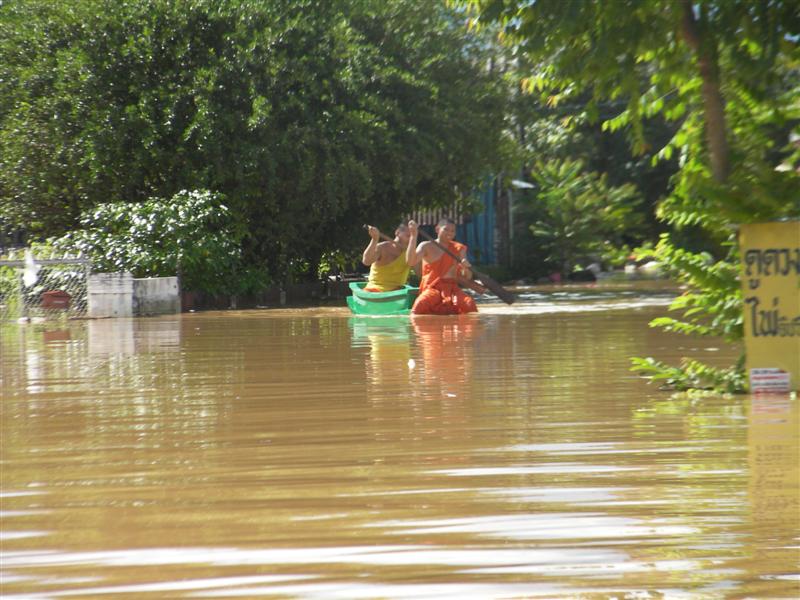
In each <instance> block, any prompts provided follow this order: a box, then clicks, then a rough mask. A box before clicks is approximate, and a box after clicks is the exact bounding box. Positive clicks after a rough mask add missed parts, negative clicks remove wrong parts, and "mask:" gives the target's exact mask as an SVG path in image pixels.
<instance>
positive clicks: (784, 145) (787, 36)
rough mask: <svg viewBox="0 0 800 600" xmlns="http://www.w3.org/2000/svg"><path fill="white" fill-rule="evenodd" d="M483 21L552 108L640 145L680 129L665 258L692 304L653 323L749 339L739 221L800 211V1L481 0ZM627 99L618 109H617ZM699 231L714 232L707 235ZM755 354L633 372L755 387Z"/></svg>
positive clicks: (639, 363) (673, 146)
mask: <svg viewBox="0 0 800 600" xmlns="http://www.w3.org/2000/svg"><path fill="white" fill-rule="evenodd" d="M467 4H468V5H469V6H470V7H471V9H472V10H473V14H474V17H475V20H476V22H478V23H480V24H487V23H488V24H491V23H500V24H501V25H502V27H503V35H504V36H505V38H506V40H507V41H509V42H510V43H513V44H516V45H517V47H518V48H519V50H520V53H521V54H523V55H524V56H525V57H526V59H527V60H528V63H529V64H530V65H532V69H531V76H530V77H529V78H528V79H527V81H526V87H527V90H528V91H529V92H530V93H532V94H534V95H538V96H539V97H540V98H541V99H542V101H544V102H546V103H548V105H549V106H553V107H557V106H564V105H567V104H570V103H574V104H577V105H578V106H579V109H577V110H576V112H581V111H585V115H586V117H587V118H588V119H589V120H590V121H592V120H596V121H600V122H601V123H602V125H601V127H602V128H603V129H604V130H605V131H608V132H625V133H626V134H627V136H628V139H629V141H630V143H631V145H632V147H633V149H634V151H635V152H637V153H640V154H642V155H644V154H646V153H647V152H648V150H649V149H650V148H652V147H653V143H654V141H653V138H652V137H650V138H648V130H647V125H648V123H652V122H653V120H654V119H657V118H660V119H663V120H665V121H666V122H667V123H670V124H672V133H671V136H670V137H668V138H667V139H666V140H665V141H660V142H659V143H658V145H656V146H655V148H654V149H655V152H654V153H653V155H652V158H651V162H652V164H653V165H657V164H658V163H659V162H660V161H669V162H673V161H676V160H677V166H678V168H679V169H678V171H677V173H676V174H675V175H674V176H673V178H672V181H671V187H672V189H671V192H670V194H669V196H668V197H667V198H666V199H665V200H664V201H663V202H662V203H661V204H660V206H659V210H658V216H659V217H660V219H661V220H662V222H663V223H664V224H666V225H668V226H669V227H671V228H672V232H671V233H670V234H669V235H665V236H663V237H662V238H661V241H660V242H659V244H658V246H657V248H656V252H655V255H656V258H657V259H658V260H660V261H661V263H662V265H663V267H664V268H666V269H667V271H668V272H669V273H670V274H671V275H672V276H673V277H676V278H677V279H678V280H679V281H681V282H683V283H684V284H685V285H686V286H687V287H688V291H687V293H686V294H684V295H683V296H681V297H680V298H678V299H677V300H676V301H675V302H674V303H673V304H672V306H671V309H672V310H673V311H679V312H681V313H682V314H681V315H680V317H679V318H673V317H663V318H659V319H656V320H654V322H653V323H652V324H653V326H657V327H664V328H666V329H667V330H670V331H676V332H681V333H687V334H700V335H714V336H722V337H723V338H725V339H726V340H729V341H734V340H737V339H740V337H741V335H742V325H741V319H742V310H741V295H740V292H739V284H738V281H737V278H736V277H737V264H738V254H737V248H736V238H735V225H736V224H739V223H748V222H756V221H768V220H774V219H779V218H797V217H800V194H799V193H798V190H800V173H798V171H797V170H796V169H795V168H793V167H794V165H795V163H796V160H797V148H796V147H795V146H793V145H792V144H789V143H788V141H789V134H790V133H791V132H794V134H795V136H796V135H797V134H800V103H798V97H800V85H799V84H798V81H800V50H798V39H800V12H798V11H797V3H796V1H794V0H774V1H771V2H748V1H746V0H698V1H695V2H688V1H687V2H675V1H673V0H648V1H646V2H642V1H639V0H620V1H617V2H562V1H560V0H537V1H536V2H527V1H524V0H510V1H509V0H469V1H468V2H467ZM608 102H618V103H621V106H620V108H619V110H618V112H617V114H613V115H608V114H604V110H603V109H604V106H606V104H605V103H608ZM698 235H701V236H702V238H703V239H702V240H698V239H697V238H698ZM742 365H743V362H742V361H740V362H739V363H738V364H737V365H735V366H733V367H731V368H730V369H723V370H718V369H713V368H711V367H708V366H706V365H702V364H701V363H699V362H697V361H693V360H690V359H685V360H684V361H683V362H682V364H681V365H680V366H678V367H670V366H667V365H664V364H663V363H660V362H659V361H656V360H654V359H634V369H635V370H639V371H641V372H644V373H646V374H648V375H649V376H651V377H653V378H656V379H658V380H663V381H666V382H667V383H669V384H670V385H672V386H673V387H679V388H684V389H685V388H691V387H698V386H700V387H704V386H709V385H710V386H712V387H717V388H720V389H726V390H729V391H740V390H742V389H744V385H745V383H744V382H745V379H744V376H743V373H742V372H741V369H742Z"/></svg>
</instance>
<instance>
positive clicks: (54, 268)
mask: <svg viewBox="0 0 800 600" xmlns="http://www.w3.org/2000/svg"><path fill="white" fill-rule="evenodd" d="M90 273H91V263H90V261H89V260H88V259H86V258H83V257H70V256H63V255H61V256H52V255H51V256H47V257H46V258H45V257H43V256H35V255H33V254H32V253H27V255H26V251H25V250H24V249H23V250H17V251H11V252H9V253H8V254H6V255H5V256H0V321H6V320H15V319H66V318H76V317H85V316H86V315H87V311H88V299H87V283H88V280H89V274H90Z"/></svg>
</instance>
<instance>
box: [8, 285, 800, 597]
mask: <svg viewBox="0 0 800 600" xmlns="http://www.w3.org/2000/svg"><path fill="white" fill-rule="evenodd" d="M596 300H597V302H603V303H605V302H609V303H610V302H613V299H609V298H605V297H604V298H599V299H596ZM623 300H624V301H625V302H626V303H627V307H626V308H624V309H620V308H619V307H618V306H617V307H613V308H608V309H604V310H599V309H597V306H596V305H594V306H593V305H591V304H590V303H589V304H586V303H587V302H590V301H589V300H587V299H586V298H581V299H579V300H577V301H576V302H575V303H574V304H575V305H573V306H572V308H570V310H561V309H560V307H555V308H554V309H551V310H546V306H545V304H547V303H550V304H552V303H553V299H552V297H551V298H547V299H546V300H543V301H542V302H539V303H538V304H537V303H536V301H535V299H534V300H531V301H530V303H529V304H528V305H527V309H526V308H525V306H526V304H525V303H524V302H523V303H521V306H519V307H518V306H516V305H515V307H514V311H513V312H512V311H506V310H505V308H504V307H499V306H494V307H491V306H490V307H486V310H483V311H482V312H481V313H480V314H478V315H465V316H464V317H460V318H448V317H444V318H443V317H422V318H407V317H404V318H359V317H351V316H349V315H347V314H346V313H345V312H344V311H340V310H338V309H335V310H330V309H329V310H323V311H289V310H287V311H249V312H248V311H245V312H233V313H207V314H196V315H183V316H181V317H176V316H170V317H165V318H153V319H117V320H103V321H90V322H71V323H70V324H69V326H67V327H65V326H63V325H62V326H60V327H61V329H52V330H48V329H47V327H45V326H43V325H25V326H21V325H13V326H3V328H2V329H0V333H2V340H1V341H0V352H2V360H1V361H0V378H1V383H0V385H1V386H2V387H1V388H0V389H1V390H2V403H1V404H0V409H2V415H1V416H2V423H1V426H2V429H1V430H0V433H2V438H1V439H0V449H1V450H2V460H3V463H2V466H3V469H2V478H1V479H2V481H0V484H1V486H0V488H1V489H0V501H1V502H2V506H1V508H0V519H2V527H1V528H0V541H2V594H3V597H4V598H5V597H8V598H59V597H69V596H79V597H94V596H97V597H101V596H104V595H105V596H107V595H121V596H125V597H132V598H150V597H153V598H156V597H158V598H205V597H213V598H219V597H242V598H252V597H276V598H277V597H283V598H286V597H291V598H325V599H327V598H342V599H353V598H518V597H526V598H536V597H542V598H553V597H557V598H571V597H574V598H577V597H581V598H588V597H597V598H605V597H612V596H615V597H620V598H622V597H630V598H633V597H637V598H646V597H649V598H657V597H670V598H681V597H686V598H697V597H700V598H702V597H707V598H718V597H754V598H762V597H794V596H796V595H797V593H798V591H800V589H799V588H798V585H800V578H799V576H798V572H799V571H800V569H798V546H800V514H799V513H800V504H799V502H800V489H798V486H800V476H799V475H798V460H797V459H798V455H800V446H799V445H798V427H800V418H799V417H798V406H797V405H798V402H797V400H796V399H791V398H789V397H786V396H778V397H768V396H762V397H752V398H751V397H709V398H701V399H690V398H684V397H673V396H670V395H669V394H665V393H662V392H658V391H657V390H655V389H653V388H652V387H648V386H647V385H645V384H644V383H643V382H642V381H641V380H640V379H638V378H636V377H635V376H633V375H632V374H631V373H630V372H629V370H628V362H627V357H628V356H630V355H635V354H640V355H641V354H655V355H657V356H659V357H660V358H663V359H665V360H676V359H677V357H679V356H681V355H682V354H683V353H684V350H683V349H682V348H681V347H680V344H685V343H686V339H685V338H679V337H672V336H669V335H667V334H664V333H660V332H657V331H654V330H651V329H649V328H647V326H646V323H647V321H648V320H649V319H650V318H652V317H653V316H654V315H655V314H657V312H658V311H656V310H654V309H652V308H650V307H649V303H650V302H651V301H652V298H644V299H642V301H639V300H637V299H636V298H635V297H634V298H632V297H625V298H623ZM581 303H583V304H585V305H586V307H588V310H578V309H576V308H575V306H576V305H577V304H581ZM551 308H553V307H551ZM595 309H597V310H595ZM692 344H694V346H693V347H695V348H696V351H698V352H706V351H709V356H710V357H712V359H713V360H718V361H720V362H721V363H724V362H726V361H729V360H731V358H732V357H733V356H735V354H736V350H735V349H725V348H724V347H722V346H720V344H719V343H718V342H713V341H708V342H704V341H695V342H692ZM704 344H705V345H704ZM712 348H713V351H711V349H712Z"/></svg>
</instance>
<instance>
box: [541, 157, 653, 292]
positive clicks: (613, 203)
mask: <svg viewBox="0 0 800 600" xmlns="http://www.w3.org/2000/svg"><path fill="white" fill-rule="evenodd" d="M533 177H534V180H535V182H536V195H535V196H534V198H533V199H532V200H531V202H530V204H532V205H533V206H531V209H532V210H533V212H534V215H533V216H532V218H531V221H532V225H531V226H530V229H531V231H532V232H533V236H534V239H535V240H536V241H537V243H538V244H539V246H540V247H541V248H542V249H543V250H544V252H545V253H546V260H547V261H548V263H549V265H550V267H551V269H555V270H556V271H559V272H560V273H562V274H563V275H565V276H568V275H569V274H570V273H571V272H572V271H573V270H574V269H575V268H576V267H577V266H579V265H580V264H581V263H582V264H583V267H584V268H585V267H586V265H587V264H588V263H589V262H594V261H597V260H599V259H600V257H601V256H602V255H603V253H604V252H605V251H606V246H607V244H609V243H610V244H612V245H620V244H621V240H620V239H619V238H620V234H621V232H622V231H624V230H626V228H627V229H635V228H636V221H637V218H636V217H637V216H638V215H636V214H635V213H634V208H635V206H636V205H637V204H638V203H639V202H640V201H641V198H640V197H639V194H638V192H637V191H636V188H635V187H634V186H633V185H632V184H630V183H629V184H625V185H622V186H620V187H612V186H609V185H608V183H607V177H606V176H605V175H599V174H598V173H595V172H585V171H584V165H583V163H582V162H581V161H574V160H564V161H560V160H558V161H550V162H547V163H538V164H537V165H536V166H535V168H534V169H533Z"/></svg>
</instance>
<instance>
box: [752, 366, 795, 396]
mask: <svg viewBox="0 0 800 600" xmlns="http://www.w3.org/2000/svg"><path fill="white" fill-rule="evenodd" d="M791 389H792V388H791V378H790V375H789V373H788V372H787V371H784V370H783V369H750V391H751V392H753V393H754V394H757V393H759V392H761V393H763V392H768V393H773V394H774V393H783V392H789V391H791Z"/></svg>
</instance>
